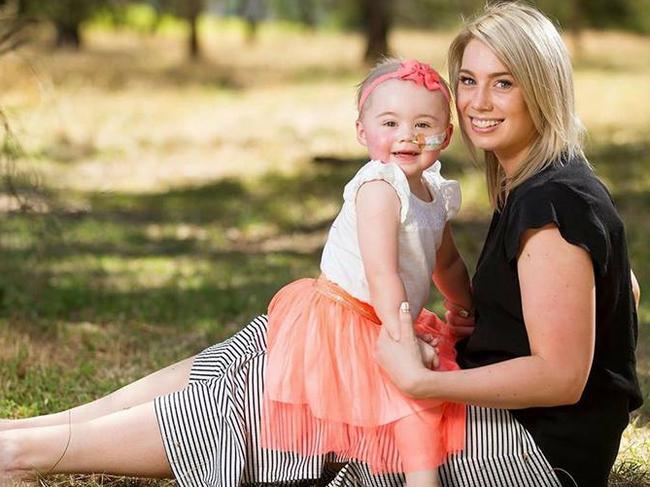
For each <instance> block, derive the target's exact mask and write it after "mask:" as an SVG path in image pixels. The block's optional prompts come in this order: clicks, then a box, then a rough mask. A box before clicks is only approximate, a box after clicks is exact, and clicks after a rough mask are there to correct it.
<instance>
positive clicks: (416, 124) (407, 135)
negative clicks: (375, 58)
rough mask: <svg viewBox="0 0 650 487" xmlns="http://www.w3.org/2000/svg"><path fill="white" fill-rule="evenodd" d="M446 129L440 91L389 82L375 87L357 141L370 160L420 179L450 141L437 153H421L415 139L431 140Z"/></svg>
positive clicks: (446, 115) (444, 102) (359, 123)
mask: <svg viewBox="0 0 650 487" xmlns="http://www.w3.org/2000/svg"><path fill="white" fill-rule="evenodd" d="M449 127H450V125H449V106H448V104H447V100H446V99H445V97H444V95H443V94H442V93H441V92H440V91H429V90H427V89H426V88H425V87H423V86H418V85H416V84H415V83H412V82H410V81H402V80H397V79H391V80H388V81H385V82H383V83H381V84H380V85H379V86H377V87H376V88H375V90H374V91H373V92H372V94H371V95H370V97H369V98H368V100H367V101H366V103H365V106H364V109H363V113H362V114H361V116H360V118H359V120H358V121H357V139H358V140H359V142H360V143H361V144H362V145H364V146H366V147H367V148H368V155H369V156H370V158H371V159H376V160H380V161H383V162H386V163H391V162H392V163H395V164H397V165H399V166H400V167H401V168H402V170H403V171H404V172H405V173H406V175H407V176H419V174H421V173H422V171H424V170H425V169H427V168H428V167H430V166H431V165H432V164H433V163H434V162H435V161H436V159H437V158H438V155H439V154H440V150H442V148H444V147H445V146H446V144H447V143H448V142H449V141H448V140H447V141H446V142H445V143H443V144H442V146H441V147H440V148H439V149H438V150H426V151H423V149H424V147H423V146H422V145H421V144H418V143H417V142H416V140H417V135H418V134H422V135H423V136H425V137H426V136H431V135H435V134H439V133H442V132H445V131H447V130H448V129H449ZM449 135H451V134H449Z"/></svg>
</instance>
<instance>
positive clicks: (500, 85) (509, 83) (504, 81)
mask: <svg viewBox="0 0 650 487" xmlns="http://www.w3.org/2000/svg"><path fill="white" fill-rule="evenodd" d="M496 86H497V88H510V87H511V86H512V81H510V80H507V79H500V80H498V81H497V82H496Z"/></svg>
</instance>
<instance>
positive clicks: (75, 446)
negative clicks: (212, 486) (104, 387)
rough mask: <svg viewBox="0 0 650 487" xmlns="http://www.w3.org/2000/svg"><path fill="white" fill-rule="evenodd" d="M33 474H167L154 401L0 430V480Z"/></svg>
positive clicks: (13, 479) (26, 476)
mask: <svg viewBox="0 0 650 487" xmlns="http://www.w3.org/2000/svg"><path fill="white" fill-rule="evenodd" d="M57 462H58V463H57ZM35 473H38V474H41V475H47V474H51V473H107V474H115V475H128V476H133V477H159V478H163V477H171V476H172V471H171V467H170V465H169V462H168V460H167V456H166V454H165V450H164V446H163V442H162V438H161V435H160V430H159V427H158V422H157V420H156V416H155V411H154V406H153V402H151V401H150V402H147V403H144V404H140V405H138V406H135V407H132V408H130V409H124V410H121V411H118V412H115V413H112V414H109V415H107V416H102V417H100V418H96V419H92V420H90V421H85V422H82V423H66V424H60V425H56V426H44V427H36V428H23V429H14V430H9V431H3V432H0V485H3V482H4V483H5V484H6V485H9V483H10V482H12V481H15V480H19V479H23V478H29V477H32V476H33V475H34V474H35Z"/></svg>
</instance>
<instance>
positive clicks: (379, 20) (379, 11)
mask: <svg viewBox="0 0 650 487" xmlns="http://www.w3.org/2000/svg"><path fill="white" fill-rule="evenodd" d="M361 2H362V9H363V14H364V18H365V21H366V52H365V54H364V55H363V60H364V61H365V62H366V63H368V64H374V63H376V62H377V61H378V60H379V59H381V57H382V56H388V55H389V54H390V49H389V47H388V32H389V30H390V24H391V20H392V19H391V17H392V15H391V14H392V11H391V8H390V7H391V0H361Z"/></svg>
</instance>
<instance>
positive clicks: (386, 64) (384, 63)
mask: <svg viewBox="0 0 650 487" xmlns="http://www.w3.org/2000/svg"><path fill="white" fill-rule="evenodd" d="M403 62H404V61H403V60H402V59H399V58H396V57H383V58H382V59H381V60H379V62H377V64H375V66H374V67H373V68H372V69H371V70H370V71H369V72H368V74H367V75H366V77H365V78H364V79H363V81H361V83H359V84H358V85H357V95H356V102H357V107H358V110H359V117H361V115H362V113H363V110H364V108H365V107H366V106H367V105H368V101H369V99H370V97H368V99H367V100H366V101H365V103H364V105H363V106H362V107H359V103H360V102H361V97H362V96H363V93H364V91H365V90H366V88H367V87H368V86H369V85H370V84H371V83H372V82H373V81H375V80H376V79H377V78H379V77H380V76H383V75H385V74H388V73H392V72H394V71H397V70H398V69H399V68H400V66H401V65H402V63H403ZM438 77H439V78H440V79H439V82H440V83H441V84H442V85H443V86H444V88H445V90H446V91H447V93H451V91H450V90H449V84H448V83H447V81H446V80H445V79H444V78H443V77H442V76H440V73H438ZM447 113H448V114H449V117H450V118H451V106H449V107H448V109H447Z"/></svg>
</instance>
